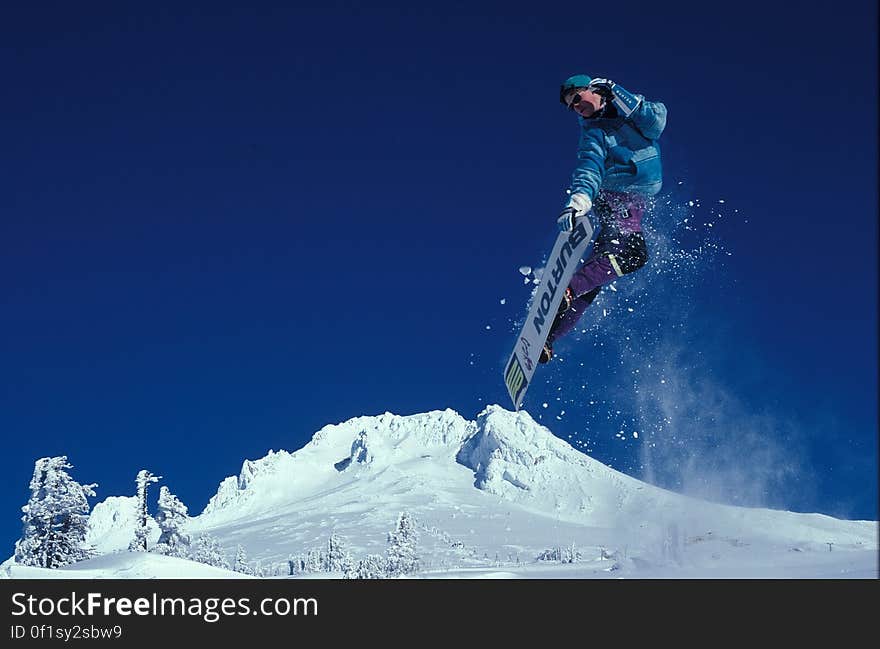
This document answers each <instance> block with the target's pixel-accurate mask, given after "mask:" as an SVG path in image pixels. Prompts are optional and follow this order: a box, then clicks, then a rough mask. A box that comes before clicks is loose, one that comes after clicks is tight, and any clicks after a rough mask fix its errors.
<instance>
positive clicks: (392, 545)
mask: <svg viewBox="0 0 880 649" xmlns="http://www.w3.org/2000/svg"><path fill="white" fill-rule="evenodd" d="M417 542H418V535H417V533H416V528H415V523H414V522H413V519H412V517H411V516H410V515H409V513H407V512H402V513H401V514H400V517H399V518H398V519H397V528H396V529H395V530H394V531H393V532H389V534H388V551H387V555H388V568H387V572H388V574H389V575H390V576H392V577H399V576H401V575H407V574H409V573H412V572H415V571H416V570H418V569H419V560H418V557H417V556H416V544H417Z"/></svg>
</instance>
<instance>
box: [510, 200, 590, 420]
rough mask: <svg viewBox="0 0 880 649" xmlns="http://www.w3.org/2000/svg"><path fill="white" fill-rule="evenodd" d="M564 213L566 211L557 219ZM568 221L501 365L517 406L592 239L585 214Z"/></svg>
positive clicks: (515, 407)
mask: <svg viewBox="0 0 880 649" xmlns="http://www.w3.org/2000/svg"><path fill="white" fill-rule="evenodd" d="M585 213H586V211H584V214H585ZM564 217H565V212H564V213H563V215H562V216H560V220H563V219H564ZM569 223H571V224H572V226H573V227H572V228H571V229H568V228H566V229H565V231H562V232H560V233H559V235H558V236H557V237H556V243H555V244H554V245H553V250H552V251H551V252H550V256H549V257H548V258H547V266H546V267H545V269H544V274H543V275H542V276H541V281H540V283H539V284H538V286H537V290H536V291H535V294H534V296H533V298H532V303H531V306H530V307H529V313H528V315H527V316H526V321H525V324H524V325H523V328H522V331H521V332H520V334H519V336H518V337H517V339H516V345H515V346H514V349H513V353H512V354H511V355H510V360H508V361H507V365H506V366H505V368H504V383H505V385H506V386H507V392H508V393H509V394H510V398H511V400H512V401H513V407H514V409H516V410H519V408H520V406H521V405H522V402H523V398H524V397H525V394H526V389H528V387H529V383H530V382H531V380H532V376H533V375H534V373H535V367H536V366H537V364H538V356H540V354H541V349H543V347H544V343H545V342H546V341H547V334H548V333H550V326H551V325H552V324H553V319H554V318H555V317H556V312H557V311H558V310H559V304H560V302H562V294H563V293H564V292H565V288H566V287H567V286H568V283H569V282H570V281H571V277H572V275H574V271H575V270H577V268H578V266H579V265H580V263H581V260H582V259H583V258H585V257H586V256H587V253H588V250H589V248H590V246H591V245H592V242H593V227H592V225H590V221H589V219H588V218H587V217H586V216H575V217H574V218H573V219H572V220H571V221H569ZM561 228H562V224H560V229H561Z"/></svg>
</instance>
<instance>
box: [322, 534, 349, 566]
mask: <svg viewBox="0 0 880 649" xmlns="http://www.w3.org/2000/svg"><path fill="white" fill-rule="evenodd" d="M323 559H324V565H323V568H324V570H325V571H326V572H339V571H341V570H344V569H345V565H346V563H351V561H352V560H351V555H350V554H349V551H348V548H347V547H346V545H345V542H344V541H343V540H342V538H340V537H339V535H337V534H336V533H335V532H333V533H332V534H330V538H329V540H328V541H327V552H326V554H325V555H324V557H323Z"/></svg>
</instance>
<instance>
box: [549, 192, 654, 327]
mask: <svg viewBox="0 0 880 649" xmlns="http://www.w3.org/2000/svg"><path fill="white" fill-rule="evenodd" d="M646 209H647V199H646V197H645V196H642V195H640V194H624V193H621V192H611V191H607V190H602V191H600V192H599V194H598V196H596V200H595V202H594V203H593V215H594V218H593V224H594V225H596V226H597V227H598V228H599V233H598V235H597V236H596V241H595V242H594V244H593V250H592V251H591V253H590V256H589V258H588V259H587V260H586V261H585V262H584V265H583V266H581V267H580V268H579V269H578V270H577V272H575V274H574V277H572V278H571V282H570V283H569V285H568V286H569V288H571V291H572V293H573V294H574V300H573V301H572V303H571V308H569V309H568V311H566V312H565V313H563V314H562V315H559V316H557V317H556V320H555V321H554V322H553V327H552V328H551V329H550V334H549V335H548V336H547V340H548V342H550V343H552V342H553V341H554V340H557V339H558V338H561V337H562V336H564V335H565V334H567V333H568V332H569V331H571V330H572V329H573V328H574V326H575V325H576V324H577V322H578V320H579V319H580V317H581V316H582V315H583V314H584V311H585V310H586V308H587V307H588V306H589V305H590V304H591V303H592V302H593V300H594V299H595V298H596V296H597V295H598V294H599V291H600V290H601V288H602V287H603V286H604V285H605V284H610V283H611V282H613V281H614V280H616V279H617V278H619V277H623V276H624V275H627V274H629V273H632V272H633V271H636V270H638V269H639V268H641V267H642V266H644V265H645V263H646V262H647V261H648V249H647V246H646V245H645V237H644V236H643V235H642V217H643V216H644V214H645V210H646ZM597 221H598V223H597Z"/></svg>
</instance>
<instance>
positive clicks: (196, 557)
mask: <svg viewBox="0 0 880 649" xmlns="http://www.w3.org/2000/svg"><path fill="white" fill-rule="evenodd" d="M191 558H192V560H193V561H198V562H199V563H206V564H208V565H209V566H214V567H216V568H225V569H226V570H229V561H227V560H226V557H225V555H224V553H223V547H222V546H221V545H220V542H219V541H218V540H217V539H215V538H214V537H213V536H211V535H210V534H202V535H201V536H200V537H199V538H198V539H196V543H195V548H194V549H193V553H192V557H191Z"/></svg>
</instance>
